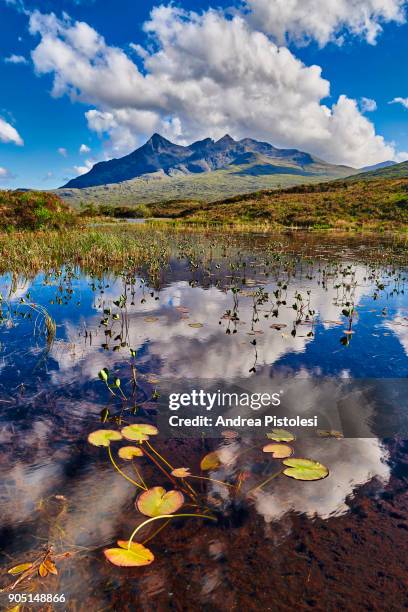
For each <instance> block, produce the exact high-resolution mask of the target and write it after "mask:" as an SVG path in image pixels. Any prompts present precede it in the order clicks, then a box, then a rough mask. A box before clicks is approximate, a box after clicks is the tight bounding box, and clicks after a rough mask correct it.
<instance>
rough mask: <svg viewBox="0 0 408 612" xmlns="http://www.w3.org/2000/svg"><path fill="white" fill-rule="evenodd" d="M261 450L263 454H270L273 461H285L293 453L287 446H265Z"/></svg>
mask: <svg viewBox="0 0 408 612" xmlns="http://www.w3.org/2000/svg"><path fill="white" fill-rule="evenodd" d="M262 450H263V452H264V453H272V457H273V458H274V459H286V458H287V457H290V456H291V455H292V453H293V449H292V448H291V447H290V446H288V445H287V444H267V445H266V446H264V447H263V449H262Z"/></svg>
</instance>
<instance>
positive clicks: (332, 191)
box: [151, 178, 408, 229]
mask: <svg viewBox="0 0 408 612" xmlns="http://www.w3.org/2000/svg"><path fill="white" fill-rule="evenodd" d="M151 208H152V212H153V213H154V214H155V215H157V216H160V215H161V214H166V213H168V212H169V211H167V210H166V206H164V205H163V206H159V205H156V206H152V207H151ZM172 210H173V216H174V217H179V218H180V217H182V218H183V219H185V220H189V221H191V222H204V223H207V222H210V223H211V222H215V223H229V222H238V223H239V222H266V223H268V224H271V225H273V226H276V227H298V228H337V229H352V228H355V229H361V228H365V229H379V228H383V229H393V228H407V227H408V178H406V179H394V180H376V181H366V180H361V181H355V182H348V181H331V182H326V183H319V184H314V185H299V186H297V187H292V188H289V189H281V190H275V191H271V190H269V191H259V192H256V193H251V194H247V195H242V196H237V197H234V198H229V199H225V200H221V201H219V202H213V203H211V204H202V205H201V206H199V205H197V204H195V205H191V204H190V205H188V204H187V203H185V204H184V205H183V206H182V205H181V204H179V205H178V206H173V207H172Z"/></svg>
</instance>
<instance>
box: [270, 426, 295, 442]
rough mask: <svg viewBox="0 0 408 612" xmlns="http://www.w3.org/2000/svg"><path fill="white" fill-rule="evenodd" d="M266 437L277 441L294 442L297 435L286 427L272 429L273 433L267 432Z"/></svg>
mask: <svg viewBox="0 0 408 612" xmlns="http://www.w3.org/2000/svg"><path fill="white" fill-rule="evenodd" d="M266 437H267V438H268V439H269V440H274V441H275V442H293V440H294V439H295V436H294V435H293V433H291V432H290V431H286V429H272V431H271V433H267V434H266Z"/></svg>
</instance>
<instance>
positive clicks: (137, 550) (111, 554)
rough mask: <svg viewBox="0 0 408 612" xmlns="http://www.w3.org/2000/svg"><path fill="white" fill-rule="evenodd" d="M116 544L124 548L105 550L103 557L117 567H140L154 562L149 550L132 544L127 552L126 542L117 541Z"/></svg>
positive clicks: (141, 545)
mask: <svg viewBox="0 0 408 612" xmlns="http://www.w3.org/2000/svg"><path fill="white" fill-rule="evenodd" d="M118 544H120V545H122V544H125V545H126V548H107V549H106V550H104V551H103V552H104V554H105V557H106V558H107V559H108V561H110V562H111V563H113V565H118V566H119V567H141V566H143V565H150V564H151V563H153V561H154V555H153V553H152V551H151V550H149V549H148V548H146V547H145V546H143V544H137V543H136V542H132V544H131V547H130V550H127V542H124V541H119V542H118Z"/></svg>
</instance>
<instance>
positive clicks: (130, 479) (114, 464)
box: [108, 446, 147, 491]
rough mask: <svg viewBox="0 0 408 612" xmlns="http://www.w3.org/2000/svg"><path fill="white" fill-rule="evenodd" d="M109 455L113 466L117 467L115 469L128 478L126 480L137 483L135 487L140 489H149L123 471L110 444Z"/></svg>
mask: <svg viewBox="0 0 408 612" xmlns="http://www.w3.org/2000/svg"><path fill="white" fill-rule="evenodd" d="M108 455H109V459H110V461H111V463H112V465H113V467H114V468H115V470H116V471H117V472H119V474H120V475H121V476H123V478H126V480H128V481H129V482H131V483H132V484H133V485H135V487H138V488H139V489H142V491H147V488H146V487H143V486H142V485H141V484H139V483H138V482H136V481H135V480H132V478H130V477H129V476H127V475H126V474H125V473H124V472H122V470H121V469H120V467H119V466H118V465H117V464H116V463H115V460H114V458H113V457H112V451H111V449H110V446H108Z"/></svg>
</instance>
